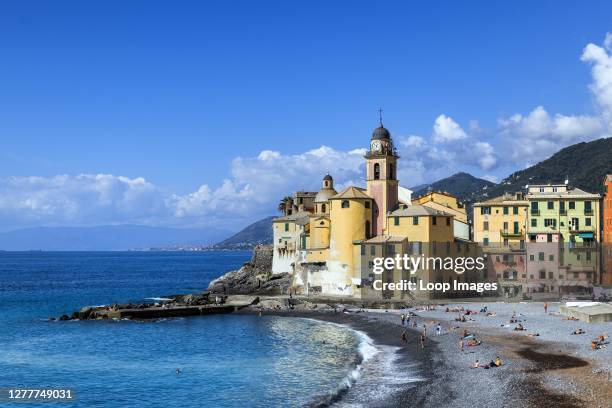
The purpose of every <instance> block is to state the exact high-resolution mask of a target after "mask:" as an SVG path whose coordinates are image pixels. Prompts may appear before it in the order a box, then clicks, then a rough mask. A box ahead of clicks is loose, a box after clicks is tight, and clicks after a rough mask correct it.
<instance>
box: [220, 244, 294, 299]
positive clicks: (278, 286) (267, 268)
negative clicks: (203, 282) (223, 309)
mask: <svg viewBox="0 0 612 408" xmlns="http://www.w3.org/2000/svg"><path fill="white" fill-rule="evenodd" d="M272 256H273V248H272V246H271V245H259V246H257V247H255V249H254V250H253V257H252V258H251V260H250V261H249V262H246V263H245V264H244V265H242V267H241V268H240V269H238V270H237V271H231V272H228V273H226V274H225V275H223V276H221V277H219V278H217V279H215V280H214V281H212V282H211V283H210V285H209V286H208V290H209V291H210V292H211V293H223V294H228V295H248V294H260V295H280V294H285V293H287V292H288V290H289V287H290V286H291V275H289V274H287V273H285V274H279V275H272Z"/></svg>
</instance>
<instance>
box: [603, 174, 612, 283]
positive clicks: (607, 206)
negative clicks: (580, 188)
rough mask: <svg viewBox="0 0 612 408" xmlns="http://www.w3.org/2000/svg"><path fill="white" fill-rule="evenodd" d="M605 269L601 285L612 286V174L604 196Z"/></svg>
mask: <svg viewBox="0 0 612 408" xmlns="http://www.w3.org/2000/svg"><path fill="white" fill-rule="evenodd" d="M602 214H603V226H602V227H603V228H602V231H603V237H602V238H603V239H602V253H603V269H602V276H601V283H602V284H604V285H612V174H608V175H607V176H606V178H605V179H604V196H603V210H602Z"/></svg>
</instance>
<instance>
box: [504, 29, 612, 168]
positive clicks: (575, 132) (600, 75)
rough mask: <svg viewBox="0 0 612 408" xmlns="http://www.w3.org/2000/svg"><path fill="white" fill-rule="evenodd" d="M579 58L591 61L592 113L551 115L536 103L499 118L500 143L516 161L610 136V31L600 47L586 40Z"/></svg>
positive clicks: (521, 163)
mask: <svg viewBox="0 0 612 408" xmlns="http://www.w3.org/2000/svg"><path fill="white" fill-rule="evenodd" d="M580 59H581V61H583V62H587V63H589V64H591V76H592V82H591V84H590V85H589V89H590V90H591V93H592V94H593V97H594V100H595V104H596V106H595V108H596V109H595V113H594V114H592V115H585V114H582V115H563V114H560V113H556V114H554V115H550V114H549V113H548V112H547V111H546V110H545V109H544V107H542V106H537V107H536V108H535V109H533V110H532V111H531V112H530V113H529V114H527V115H521V114H515V115H512V116H511V117H509V118H501V119H500V120H499V121H498V124H499V134H500V136H501V137H502V140H501V143H502V145H503V148H504V150H507V151H508V153H509V156H510V158H511V159H512V161H513V162H514V163H515V164H516V165H518V166H524V165H525V164H526V163H537V162H539V161H542V160H544V159H546V158H548V157H550V156H551V155H552V154H554V153H555V152H557V151H558V150H560V149H561V148H563V147H566V146H569V145H571V144H575V143H578V142H583V141H589V140H593V139H597V138H601V137H610V136H612V34H611V33H608V34H606V38H605V40H604V45H603V47H602V46H598V45H595V44H592V43H591V44H588V45H587V46H586V47H585V48H584V50H583V52H582V56H581V58H580Z"/></svg>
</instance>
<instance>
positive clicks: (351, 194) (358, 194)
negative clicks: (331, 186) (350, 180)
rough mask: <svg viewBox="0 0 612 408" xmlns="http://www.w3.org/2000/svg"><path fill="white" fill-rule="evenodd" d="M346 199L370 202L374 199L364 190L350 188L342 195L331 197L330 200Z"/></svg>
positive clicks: (342, 192)
mask: <svg viewBox="0 0 612 408" xmlns="http://www.w3.org/2000/svg"><path fill="white" fill-rule="evenodd" d="M345 198H349V199H350V198H360V199H363V198H365V199H368V200H371V199H372V197H370V196H369V195H367V194H366V193H364V192H363V190H362V189H359V188H357V187H353V186H350V187H347V188H345V189H344V190H342V191H341V192H340V193H338V194H336V195H335V196H333V197H330V200H341V199H345Z"/></svg>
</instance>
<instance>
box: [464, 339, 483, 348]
mask: <svg viewBox="0 0 612 408" xmlns="http://www.w3.org/2000/svg"><path fill="white" fill-rule="evenodd" d="M481 343H482V342H481V341H480V340H477V339H469V340H468V341H467V345H468V347H475V346H480V344H481Z"/></svg>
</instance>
